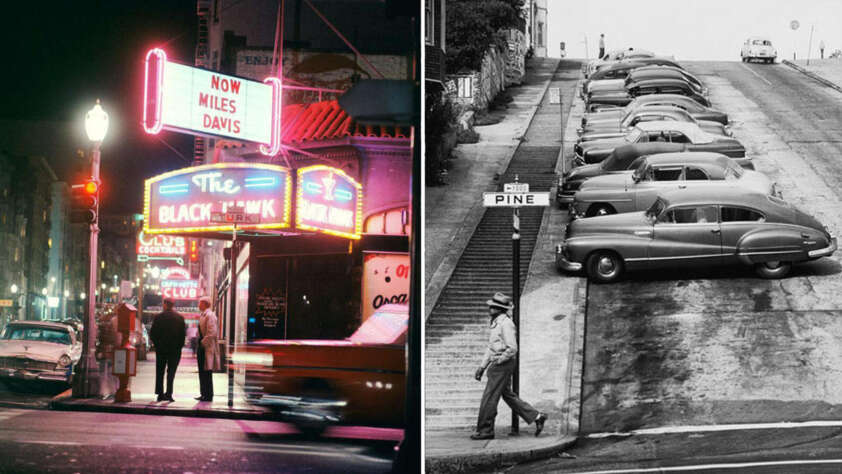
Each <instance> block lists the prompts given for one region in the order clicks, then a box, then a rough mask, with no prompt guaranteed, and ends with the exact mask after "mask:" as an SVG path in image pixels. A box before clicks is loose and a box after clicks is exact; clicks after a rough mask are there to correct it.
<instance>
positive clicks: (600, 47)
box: [599, 33, 605, 59]
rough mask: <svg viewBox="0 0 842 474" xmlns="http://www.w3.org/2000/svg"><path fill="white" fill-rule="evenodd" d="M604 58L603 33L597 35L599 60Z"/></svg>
mask: <svg viewBox="0 0 842 474" xmlns="http://www.w3.org/2000/svg"><path fill="white" fill-rule="evenodd" d="M603 56H605V33H600V34H599V59H602V57H603Z"/></svg>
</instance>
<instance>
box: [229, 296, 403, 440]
mask: <svg viewBox="0 0 842 474" xmlns="http://www.w3.org/2000/svg"><path fill="white" fill-rule="evenodd" d="M408 314H409V313H408V308H407V306H406V305H398V304H387V305H383V306H381V307H380V308H378V310H377V311H376V312H375V313H374V314H373V315H372V316H370V317H369V318H368V319H367V320H366V321H364V322H363V323H362V325H361V326H360V327H359V328H358V329H357V330H356V332H354V333H353V334H352V335H351V336H350V337H348V338H347V339H344V340H258V341H253V342H251V343H249V344H247V345H244V346H243V347H240V348H238V349H237V352H236V353H235V354H234V357H233V361H234V364H235V365H236V366H238V367H240V368H242V369H243V370H245V392H246V399H247V400H249V401H250V402H251V403H253V404H256V405H261V406H266V407H269V408H271V409H273V410H275V411H277V412H278V413H279V414H280V415H281V416H283V417H284V418H285V419H287V420H289V421H291V422H292V423H295V424H296V425H297V426H298V427H299V428H300V429H302V430H303V431H305V432H309V433H313V434H315V433H318V432H320V431H321V430H323V429H324V428H326V427H327V426H329V425H330V424H335V423H360V424H366V425H381V426H401V425H402V424H403V419H404V410H403V407H404V396H405V387H406V384H405V372H406V355H405V351H406V350H405V347H404V346H405V343H406V335H407V323H408V320H409V319H408Z"/></svg>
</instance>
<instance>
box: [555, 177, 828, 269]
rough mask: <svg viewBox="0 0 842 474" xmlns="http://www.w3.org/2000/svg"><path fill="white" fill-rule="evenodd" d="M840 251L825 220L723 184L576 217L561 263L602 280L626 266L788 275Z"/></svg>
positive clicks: (561, 266) (559, 248)
mask: <svg viewBox="0 0 842 474" xmlns="http://www.w3.org/2000/svg"><path fill="white" fill-rule="evenodd" d="M836 248H837V242H836V237H833V236H832V235H830V233H829V232H828V231H827V229H825V227H824V226H822V224H821V223H819V221H817V220H816V219H815V218H813V217H812V216H810V215H808V214H805V213H804V212H802V211H800V210H798V209H796V208H795V207H793V206H792V205H790V204H788V203H786V202H785V201H783V200H781V199H779V198H777V197H774V196H767V195H764V194H760V193H752V192H748V191H746V190H743V189H740V188H738V187H735V186H719V187H718V188H717V189H716V190H713V189H682V190H677V191H669V192H665V193H664V194H662V195H661V196H659V197H658V198H657V199H656V201H655V202H654V203H653V204H652V206H651V207H650V208H649V209H648V210H646V211H643V212H632V213H627V214H616V215H610V216H602V217H593V218H589V219H578V220H575V221H573V222H571V223H570V225H568V227H567V231H566V235H565V238H564V242H563V243H561V244H559V245H557V246H556V267H557V268H558V269H559V270H562V271H564V272H578V271H581V270H583V269H584V271H585V273H586V274H587V276H588V277H589V278H590V279H591V280H593V281H595V282H602V283H607V282H612V281H616V280H617V279H619V278H620V277H621V276H622V275H623V273H624V272H625V271H626V270H646V269H656V268H670V267H676V268H685V267H693V266H713V265H738V264H742V265H752V266H754V268H755V271H756V272H757V274H758V275H759V276H761V277H763V278H783V277H784V276H786V275H787V274H788V273H789V270H790V269H791V268H792V264H793V263H795V262H803V261H808V260H815V259H818V258H821V257H825V256H829V255H832V254H833V253H834V252H835V251H836Z"/></svg>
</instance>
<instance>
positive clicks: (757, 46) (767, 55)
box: [740, 36, 778, 63]
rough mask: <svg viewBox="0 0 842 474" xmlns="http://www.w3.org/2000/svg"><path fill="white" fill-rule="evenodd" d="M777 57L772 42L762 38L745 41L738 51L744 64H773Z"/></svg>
mask: <svg viewBox="0 0 842 474" xmlns="http://www.w3.org/2000/svg"><path fill="white" fill-rule="evenodd" d="M777 57H778V51H777V50H776V49H775V48H774V47H773V46H772V41H771V40H769V38H765V37H762V36H752V37H750V38H749V39H747V40H745V42H744V43H743V47H742V48H741V49H740V59H741V60H742V61H743V62H744V63H747V62H750V61H760V62H764V63H773V62H775V58H777Z"/></svg>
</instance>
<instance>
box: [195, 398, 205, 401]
mask: <svg viewBox="0 0 842 474" xmlns="http://www.w3.org/2000/svg"><path fill="white" fill-rule="evenodd" d="M193 400H199V401H200V402H203V401H205V397H195V398H193Z"/></svg>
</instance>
